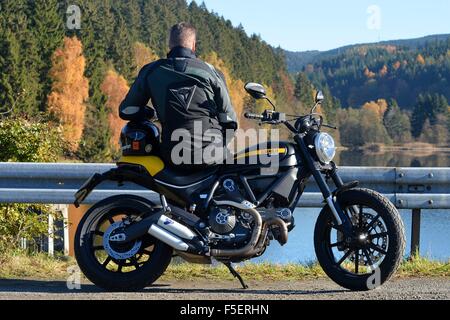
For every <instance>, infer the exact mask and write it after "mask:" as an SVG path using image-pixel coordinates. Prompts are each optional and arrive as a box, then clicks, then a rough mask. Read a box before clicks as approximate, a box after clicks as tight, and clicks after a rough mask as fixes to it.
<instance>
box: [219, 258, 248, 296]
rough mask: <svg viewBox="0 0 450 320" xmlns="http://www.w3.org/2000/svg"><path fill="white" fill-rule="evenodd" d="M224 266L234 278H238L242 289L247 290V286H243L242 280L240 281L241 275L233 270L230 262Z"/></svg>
mask: <svg viewBox="0 0 450 320" xmlns="http://www.w3.org/2000/svg"><path fill="white" fill-rule="evenodd" d="M223 264H224V265H226V266H227V268H228V270H230V272H231V274H232V275H233V276H234V277H235V278H238V280H239V282H240V283H241V285H242V288H243V289H244V290H245V289H248V285H246V284H245V282H244V280H243V279H242V277H241V275H240V274H239V273H238V272H237V271H236V270H235V269H234V268H233V266H232V265H231V262H224V263H223Z"/></svg>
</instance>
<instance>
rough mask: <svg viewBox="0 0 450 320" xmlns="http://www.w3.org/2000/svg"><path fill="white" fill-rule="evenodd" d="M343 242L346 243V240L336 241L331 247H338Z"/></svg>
mask: <svg viewBox="0 0 450 320" xmlns="http://www.w3.org/2000/svg"><path fill="white" fill-rule="evenodd" d="M343 244H344V241H339V242H336V243H332V244H330V248H333V247H338V246H341V245H343Z"/></svg>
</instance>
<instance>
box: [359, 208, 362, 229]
mask: <svg viewBox="0 0 450 320" xmlns="http://www.w3.org/2000/svg"><path fill="white" fill-rule="evenodd" d="M362 226H363V207H362V205H361V204H360V205H359V227H360V228H362Z"/></svg>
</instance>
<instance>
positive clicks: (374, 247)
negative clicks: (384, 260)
mask: <svg viewBox="0 0 450 320" xmlns="http://www.w3.org/2000/svg"><path fill="white" fill-rule="evenodd" d="M369 248H370V249H373V250H375V251H378V252H380V253H382V254H384V255H386V254H387V252H386V251H385V250H383V249H382V248H380V247H378V246H377V245H375V244H374V243H369Z"/></svg>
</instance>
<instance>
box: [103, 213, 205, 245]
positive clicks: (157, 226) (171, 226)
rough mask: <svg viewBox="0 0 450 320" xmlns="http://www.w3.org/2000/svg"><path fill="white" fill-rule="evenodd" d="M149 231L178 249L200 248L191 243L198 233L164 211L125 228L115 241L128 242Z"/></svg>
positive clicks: (116, 236)
mask: <svg viewBox="0 0 450 320" xmlns="http://www.w3.org/2000/svg"><path fill="white" fill-rule="evenodd" d="M147 233H148V234H150V235H152V236H153V237H155V238H156V239H158V240H160V241H162V242H164V243H165V244H167V245H169V246H171V247H173V248H174V249H176V250H178V251H198V250H199V248H196V247H197V246H194V245H192V244H191V243H190V242H192V240H194V238H196V237H197V235H196V234H195V233H194V232H193V231H192V230H191V229H189V228H188V227H186V226H184V225H182V224H181V223H179V222H177V221H175V220H173V219H171V218H169V217H168V216H166V215H165V214H164V213H163V212H162V211H161V212H159V213H157V214H154V215H152V216H150V217H147V218H145V219H143V220H141V221H139V222H136V223H135V224H133V225H131V226H129V227H127V228H125V230H124V232H123V234H121V235H115V236H114V237H115V238H116V239H117V240H115V241H117V242H119V243H127V242H131V241H133V240H136V239H138V238H140V237H142V236H144V235H146V234H147ZM111 240H112V239H111Z"/></svg>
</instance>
